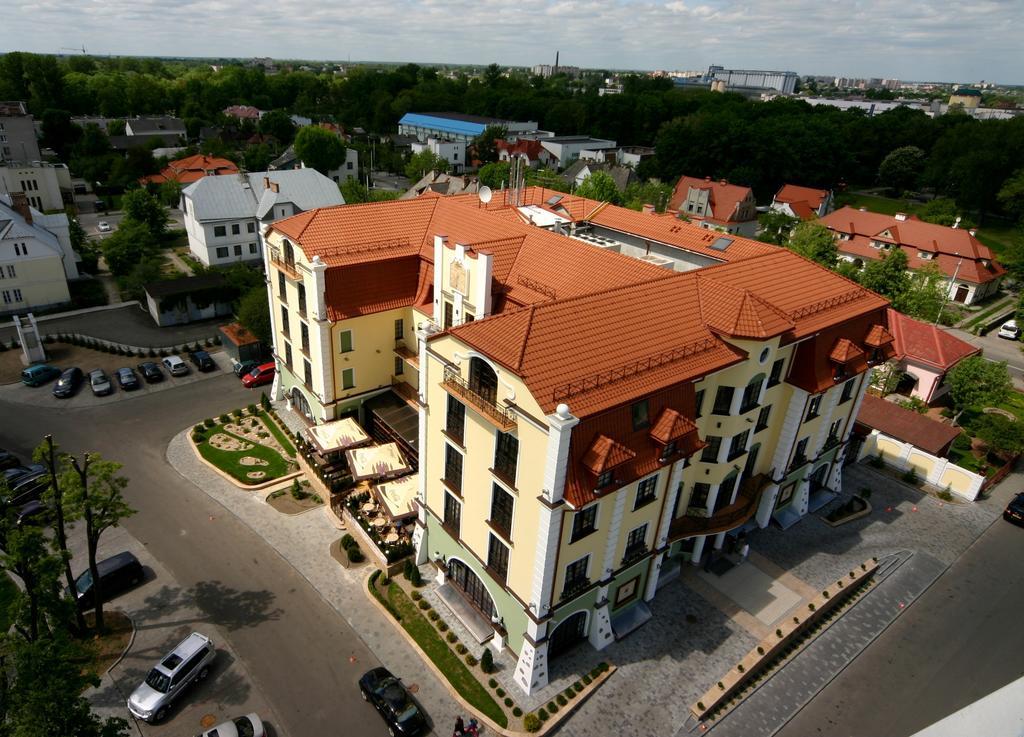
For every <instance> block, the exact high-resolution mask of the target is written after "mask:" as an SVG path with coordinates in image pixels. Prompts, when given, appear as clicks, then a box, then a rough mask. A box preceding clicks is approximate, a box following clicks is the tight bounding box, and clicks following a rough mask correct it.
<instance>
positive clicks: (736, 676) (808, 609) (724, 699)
mask: <svg viewBox="0 0 1024 737" xmlns="http://www.w3.org/2000/svg"><path fill="white" fill-rule="evenodd" d="M877 569H878V561H877V560H874V559H871V560H868V561H865V562H864V563H861V564H860V566H858V567H857V568H855V569H854V570H852V571H850V574H849V576H847V577H846V578H842V579H840V580H838V581H836V582H835V583H833V584H831V585H830V586H829V587H828V588H826V589H825V590H824V591H822V592H821V594H819V595H818V596H817V597H815V598H814V600H812V601H811V602H809V603H808V604H807V605H806V606H805V607H803V608H802V610H798V611H802V612H803V614H802V615H801V614H797V615H794V616H791V617H789V618H788V619H787V620H786V621H785V622H782V623H780V624H779V625H778V627H777V629H776V630H775V632H773V633H772V634H770V635H768V637H766V638H764V639H763V640H761V642H760V643H758V645H757V647H755V648H754V649H753V650H751V651H750V652H749V653H747V654H746V656H745V657H744V658H743V659H742V660H741V661H740V662H739V663H737V665H736V667H735V668H733V669H732V670H730V671H729V672H728V673H726V674H725V675H724V676H723V677H722V680H720V681H719V682H718V683H717V684H715V685H714V686H712V687H711V688H710V689H709V690H708V691H707V693H705V694H704V696H702V697H701V698H700V699H699V700H698V701H697V703H695V704H693V705H692V706H690V712H691V713H692V714H693V716H694V717H696V718H697V719H699V720H704V719H707V718H708V717H709V716H711V715H712V714H713V713H714V712H715V711H716V710H718V709H719V708H721V707H722V706H723V705H726V704H728V702H729V700H730V699H732V698H733V697H734V696H736V695H737V694H738V693H739V692H740V691H742V690H743V688H744V687H746V686H747V685H749V684H750V682H751V681H753V680H754V679H756V678H758V677H759V676H760V675H761V674H762V672H763V671H764V669H765V668H766V667H767V666H768V665H769V664H770V663H772V661H773V660H775V658H777V657H778V656H779V655H781V654H782V653H784V652H785V651H786V649H787V648H789V647H791V646H793V645H794V644H795V643H797V642H798V641H799V640H801V639H802V638H803V636H804V635H805V634H807V632H808V630H810V629H812V628H814V627H815V626H817V625H818V624H819V623H820V622H821V621H822V620H823V619H824V618H825V617H827V616H828V615H829V614H830V613H831V612H832V611H833V610H834V609H835V608H836V607H838V606H840V605H841V604H842V603H843V602H844V601H846V599H847V598H848V597H849V596H850V595H851V594H853V593H854V592H855V591H857V590H858V589H859V588H860V585H861V584H862V583H864V582H866V581H867V580H868V579H869V578H870V577H871V576H873V575H874V573H875V571H876V570H877Z"/></svg>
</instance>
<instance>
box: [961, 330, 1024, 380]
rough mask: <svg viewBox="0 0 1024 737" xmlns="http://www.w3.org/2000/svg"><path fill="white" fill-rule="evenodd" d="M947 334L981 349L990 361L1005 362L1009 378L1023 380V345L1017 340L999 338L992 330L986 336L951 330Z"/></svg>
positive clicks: (996, 331) (995, 331)
mask: <svg viewBox="0 0 1024 737" xmlns="http://www.w3.org/2000/svg"><path fill="white" fill-rule="evenodd" d="M949 332H950V333H952V334H953V335H955V336H956V337H958V338H960V339H961V340H966V341H967V342H968V343H970V344H971V345H976V346H978V347H979V348H981V350H982V355H984V356H985V358H987V359H989V360H991V361H1006V363H1007V365H1008V366H1009V369H1010V374H1011V376H1013V377H1014V378H1015V379H1017V380H1018V381H1019V380H1021V379H1022V378H1024V353H1022V352H1021V347H1022V346H1024V343H1021V342H1020V341H1019V340H1007V339H1006V338H1000V337H999V336H998V335H997V334H996V333H998V332H999V331H998V330H992V331H990V332H989V334H988V335H972V334H971V333H968V332H966V331H963V330H952V329H951V330H949Z"/></svg>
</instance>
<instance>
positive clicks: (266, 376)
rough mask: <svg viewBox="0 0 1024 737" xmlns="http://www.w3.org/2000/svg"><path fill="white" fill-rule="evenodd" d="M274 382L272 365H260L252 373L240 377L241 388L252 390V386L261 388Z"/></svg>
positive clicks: (271, 363)
mask: <svg viewBox="0 0 1024 737" xmlns="http://www.w3.org/2000/svg"><path fill="white" fill-rule="evenodd" d="M273 380H274V363H273V362H270V363H264V364H260V365H259V366H257V367H256V368H254V369H253V370H252V371H250V372H249V373H247V374H246V375H245V376H243V377H242V386H244V387H245V388H246V389H252V388H253V387H254V386H263V385H264V384H269V383H271V382H272V381H273Z"/></svg>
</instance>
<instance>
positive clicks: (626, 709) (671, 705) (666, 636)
mask: <svg viewBox="0 0 1024 737" xmlns="http://www.w3.org/2000/svg"><path fill="white" fill-rule="evenodd" d="M280 410H281V415H282V416H283V417H285V418H288V415H289V414H290V413H289V412H288V411H287V410H285V409H284V407H281V408H280ZM167 458H168V460H169V461H170V463H171V465H172V466H174V467H175V468H176V469H177V470H178V471H179V472H180V473H181V474H182V475H183V476H185V477H186V478H187V479H189V480H191V481H193V482H194V483H196V484H197V485H198V486H200V487H201V488H203V489H204V490H205V491H206V492H207V493H208V494H209V495H210V496H212V497H213V498H214V499H216V500H218V501H219V502H220V503H221V504H223V505H224V506H225V507H226V508H227V510H229V511H231V512H232V513H234V514H236V515H237V516H238V517H239V518H240V519H242V520H243V521H244V522H246V524H248V525H249V526H250V527H252V529H253V530H255V531H256V532H258V533H259V534H260V535H262V536H263V537H264V538H265V539H266V540H267V541H268V542H269V543H270V544H271V545H273V546H274V547H275V548H276V549H277V550H278V551H279V552H280V554H281V555H282V556H284V557H285V558H286V559H287V560H288V561H289V562H290V563H291V564H292V565H293V566H295V568H296V569H297V570H298V571H299V572H300V573H301V574H302V575H303V576H304V577H305V578H306V579H307V580H309V581H310V582H311V583H312V584H313V586H315V587H316V588H317V590H319V591H320V592H321V594H322V595H323V596H324V598H325V600H326V601H328V602H329V603H331V604H332V605H333V606H334V607H335V608H336V609H337V610H338V611H339V612H340V613H341V614H342V616H344V617H345V619H346V620H347V621H348V622H349V623H350V624H351V625H352V627H353V628H354V629H355V630H356V632H358V633H359V635H360V636H361V637H362V638H363V640H364V641H365V642H366V644H367V645H368V646H369V647H370V648H371V649H372V650H373V651H374V653H376V655H377V656H378V657H379V658H380V659H381V661H382V662H383V663H384V664H385V665H386V666H388V667H389V668H391V669H392V670H394V671H395V672H397V673H400V674H401V675H402V676H403V678H405V679H406V680H407V681H408V682H410V683H416V684H418V685H419V693H418V696H419V698H420V699H421V701H422V703H423V704H424V706H425V708H426V710H427V712H428V713H429V714H430V716H431V717H432V718H433V719H434V721H435V724H437V725H439V726H438V732H439V733H444V732H446V730H447V727H446V726H445V725H447V724H449V723H451V722H452V721H453V720H454V717H455V715H456V714H458V713H459V712H460V711H461V710H460V709H459V708H458V705H457V703H456V702H455V700H454V699H453V698H452V697H451V696H450V695H449V694H448V692H447V691H446V689H445V688H444V687H442V686H441V684H440V683H438V681H437V680H436V678H435V677H434V676H433V675H432V674H431V673H430V671H429V670H428V669H427V667H426V666H425V665H424V664H423V663H422V662H420V660H419V658H418V657H417V656H416V655H415V654H414V653H413V652H412V651H411V650H410V649H409V648H408V647H407V646H406V644H405V641H404V640H403V639H402V638H400V637H396V635H395V631H394V629H393V627H392V625H391V623H390V622H387V621H385V620H384V619H382V617H381V616H380V614H379V612H378V611H377V610H376V609H375V608H374V607H373V606H372V605H370V603H369V602H368V601H367V600H366V597H365V595H364V594H363V592H362V590H361V589H362V587H363V586H364V585H365V576H366V574H367V573H368V570H369V569H368V568H367V567H366V566H361V567H357V568H354V569H345V568H343V567H341V566H340V565H338V563H336V562H335V561H334V560H333V559H332V558H331V556H330V554H329V552H328V548H329V546H330V544H331V543H332V542H333V541H335V540H337V539H338V537H339V536H340V533H339V532H338V531H337V530H336V529H335V528H334V526H333V525H332V524H331V523H330V522H329V521H328V519H327V516H326V515H325V514H323V513H322V511H320V510H314V511H312V512H308V513H305V514H301V515H298V516H296V517H287V516H285V515H281V514H279V513H277V512H275V511H274V510H273V509H272V508H270V507H269V506H268V505H267V504H266V503H265V502H264V501H263V497H264V495H265V494H261V493H258V492H247V491H241V490H239V489H238V488H237V487H235V486H233V485H232V484H230V483H229V482H227V481H225V480H224V479H222V478H220V477H219V476H217V475H216V474H215V473H213V472H212V471H211V470H210V469H208V468H207V467H205V466H204V465H202V464H201V463H200V462H199V461H198V460H197V459H196V458H195V455H194V454H193V452H192V450H191V448H190V447H189V445H188V443H187V440H186V438H185V434H184V433H182V434H180V435H178V436H177V437H175V439H174V440H173V441H172V443H171V445H170V446H169V448H168V451H167ZM1016 481H1019V477H1017V476H1012V477H1011V481H1010V482H1008V483H1006V484H1003V485H1002V487H1001V489H1008V488H1009V487H1014V488H1015V482H1016ZM844 484H845V489H846V490H847V492H848V493H851V492H853V491H856V490H857V489H860V488H861V487H864V486H867V487H869V488H871V489H872V492H873V493H872V496H871V504H872V506H873V508H874V511H873V512H872V513H871V515H869V516H868V517H865V518H863V519H861V520H857V521H855V522H852V523H849V524H846V525H843V526H841V527H837V528H832V527H830V526H828V525H826V524H825V523H824V522H823V521H822V520H821V519H819V518H818V517H816V516H814V515H811V516H810V517H808V518H806V519H804V520H802V521H801V522H799V523H797V524H796V525H794V526H793V527H791V528H790V529H788V530H785V531H783V530H780V529H777V528H774V527H770V528H768V529H766V530H756V531H754V532H751V533H750V534H749V535H748V542H749V543H750V545H751V549H752V550H753V551H754V552H755V553H756V554H757V555H759V556H762V557H763V559H767V561H769V562H770V563H772V564H774V565H775V566H778V568H779V569H782V570H784V571H787V572H788V573H789V574H791V582H790V583H789V584H788V586H789V588H790V589H798V590H799V591H800V592H801V594H802V595H804V596H805V595H806V594H807V592H809V591H811V590H812V589H820V588H822V587H824V585H826V584H827V583H829V582H831V581H833V580H835V579H836V578H838V577H840V576H842V575H844V573H845V572H846V571H849V570H850V569H851V567H853V566H855V565H857V564H859V563H860V562H862V561H863V560H865V559H867V558H870V557H872V556H878V557H880V558H881V557H884V556H886V555H889V554H892V553H894V552H897V551H920V552H922V553H926V554H927V555H928V556H930V557H931V558H934V559H935V560H936V561H938V562H939V563H941V564H942V565H943V566H944V565H948V564H949V563H950V562H952V561H953V560H954V559H955V558H956V557H957V556H958V555H959V554H960V553H961V552H963V550H965V549H966V548H967V547H968V546H969V545H970V544H971V543H972V542H973V541H974V540H975V539H976V538H977V537H978V536H979V535H980V534H981V533H982V532H983V531H984V529H985V528H986V527H987V526H988V525H989V524H990V523H991V522H992V521H993V520H994V519H995V518H996V517H997V516H998V514H999V512H1000V511H1001V509H1002V506H1003V505H1004V504H1005V497H1006V496H1008V494H1009V492H1008V491H1002V490H999V491H997V493H996V494H995V495H994V497H993V498H992V499H985V500H982V501H981V502H979V503H977V504H950V503H943V502H940V501H939V500H937V499H935V498H933V497H929V496H927V495H926V494H924V493H923V492H920V491H918V490H916V489H913V488H911V487H908V486H906V485H904V484H902V483H900V482H899V481H896V480H895V479H893V478H892V477H890V476H887V475H883V474H881V473H878V472H876V471H875V470H873V469H871V468H869V467H867V466H863V465H857V466H852V467H850V468H848V469H847V470H846V472H845V477H844ZM688 578H691V577H689V576H683V577H682V578H680V579H677V580H675V581H673V582H671V583H669V584H667V585H665V586H663V587H662V588H661V589H660V590H659V592H658V595H657V596H656V597H655V599H654V601H653V602H651V609H652V612H653V614H654V617H653V619H652V620H651V621H650V622H648V623H647V624H646V625H645V626H643V627H641V628H640V629H639V630H637V631H636V632H634V633H632V634H631V635H629V636H628V637H627V638H625V639H624V640H622V641H620V642H616V643H614V644H613V645H611V646H610V647H608V648H607V649H606V650H605V651H603V652H601V653H598V652H595V651H594V650H592V649H591V648H590V647H589V646H587V645H586V644H583V645H581V646H579V647H577V648H576V649H575V650H573V651H572V652H571V653H568V654H566V655H564V656H562V657H561V658H559V659H557V660H555V661H553V662H552V664H551V676H552V681H553V683H552V685H551V686H550V687H549V688H547V689H545V690H544V691H543V692H542V693H540V694H537V695H536V696H534V697H533V698H528V697H526V696H524V695H522V694H521V693H520V692H518V690H517V689H515V688H514V687H511V688H510V687H509V686H510V685H511V683H510V681H511V672H512V667H513V665H514V663H513V661H512V658H511V657H510V656H508V655H504V656H502V657H499V658H496V662H498V664H499V666H500V667H501V670H500V672H499V674H498V676H497V677H498V678H499V680H502V681H508V682H509V683H507V684H506V685H505V689H506V691H508V692H509V695H510V696H512V697H513V699H515V701H516V703H518V704H520V705H522V706H523V707H524V708H529V707H531V706H536V705H539V704H540V703H543V702H544V701H546V700H547V699H548V698H550V697H551V696H552V695H554V694H556V693H557V692H558V691H559V690H562V689H564V688H565V687H566V686H567V685H568V684H570V683H572V682H573V681H574V680H576V679H577V678H578V677H579V675H580V674H582V673H584V672H586V671H588V670H590V669H591V668H592V667H593V666H594V665H596V664H597V663H599V662H600V661H602V660H606V661H608V662H610V663H613V664H614V665H616V666H617V667H618V669H619V670H618V672H617V673H616V674H614V676H613V677H612V678H611V679H609V680H608V681H607V682H606V683H605V684H604V685H603V686H602V687H601V689H600V690H599V691H598V692H597V695H596V697H595V698H591V699H590V700H589V701H587V702H586V703H584V704H583V705H582V706H581V707H580V709H579V711H578V712H577V713H576V714H575V715H574V716H573V717H572V719H571V720H570V721H569V722H568V723H567V724H566V725H565V726H563V727H562V728H561V730H560V734H565V735H572V736H574V737H596V736H598V735H614V734H633V733H635V732H637V731H643V732H645V733H652V734H674V733H675V732H676V731H677V730H678V729H680V728H681V727H682V726H683V725H684V723H685V722H686V719H687V717H688V707H689V705H690V704H691V703H693V702H694V701H695V700H696V699H697V698H698V697H699V696H700V695H701V694H702V693H703V692H704V691H705V690H707V688H708V687H709V686H711V685H712V684H713V683H715V681H716V680H718V678H719V677H720V676H721V675H722V674H723V673H724V672H726V671H727V670H728V669H729V668H730V667H732V666H733V665H734V664H735V663H736V662H737V661H738V660H739V659H740V658H741V657H742V656H743V655H744V654H745V653H747V652H748V651H749V650H750V649H751V648H753V647H754V646H755V645H756V644H757V640H758V638H757V637H755V635H753V634H751V632H749V631H748V629H746V628H744V627H743V626H742V625H741V624H740V623H739V622H738V621H737V618H736V617H730V616H729V615H727V614H726V613H724V612H723V611H722V608H721V607H719V606H716V605H715V604H714V603H712V602H711V601H709V600H707V599H705V598H704V597H702V596H701V595H700V594H698V593H697V592H696V591H695V590H694V589H693V588H691V587H690V586H687V584H686V583H685V581H686V580H687V579H688ZM792 581H797V582H803V583H804V584H805V585H803V586H794V585H793V583H792ZM426 595H427V598H428V599H429V600H431V601H432V603H434V605H435V607H436V608H437V609H438V611H440V612H442V614H447V610H446V608H445V606H444V605H443V604H441V603H440V602H439V601H438V600H437V597H436V594H434V593H433V592H432V591H429V590H428V591H427V593H426ZM719 603H720V604H721V602H719ZM446 619H448V620H449V622H451V623H452V626H453V627H455V628H456V631H457V632H458V631H459V628H460V627H461V625H458V624H457V623H455V621H454V618H452V617H450V616H448V617H446ZM462 634H464V635H465V636H460V639H461V640H462V642H464V643H465V642H470V641H471V639H470V638H469V636H468V633H462ZM477 649H479V648H473V650H474V652H475V651H476V650H477ZM339 667H355V668H360V667H361V666H360V664H339Z"/></svg>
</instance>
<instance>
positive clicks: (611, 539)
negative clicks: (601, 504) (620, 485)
mask: <svg viewBox="0 0 1024 737" xmlns="http://www.w3.org/2000/svg"><path fill="white" fill-rule="evenodd" d="M627 496H628V494H626V493H624V492H623V491H622V490H621V489H620V490H619V492H618V493H617V494H616V495H615V509H614V510H613V511H612V520H611V522H610V523H609V525H608V539H607V541H606V543H605V547H604V560H603V561H602V562H601V568H600V570H598V571H595V572H594V573H595V575H597V576H600V577H601V578H600V580H601V581H604V580H606V579H607V578H608V577H609V576H611V575H612V571H614V570H615V569H616V568H618V565H616V562H615V553H616V552H617V551H618V548H619V528H620V527H622V512H623V510H624V509H625V508H626V497H627Z"/></svg>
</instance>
